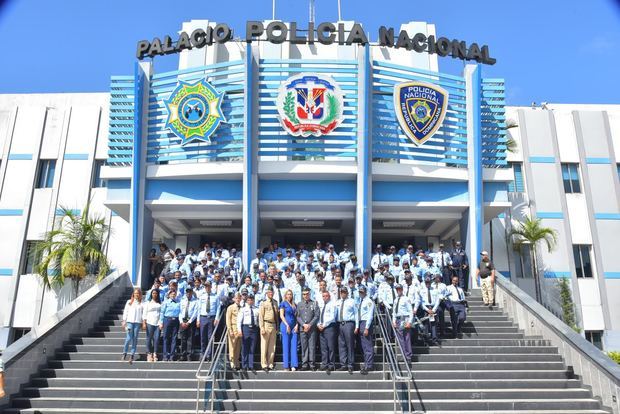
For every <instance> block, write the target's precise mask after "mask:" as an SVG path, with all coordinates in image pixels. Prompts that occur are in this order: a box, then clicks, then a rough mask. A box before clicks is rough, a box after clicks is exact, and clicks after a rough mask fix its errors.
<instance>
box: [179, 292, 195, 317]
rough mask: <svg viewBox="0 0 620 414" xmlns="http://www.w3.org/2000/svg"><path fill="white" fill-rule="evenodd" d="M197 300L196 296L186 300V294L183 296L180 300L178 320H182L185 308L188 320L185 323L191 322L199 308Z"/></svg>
mask: <svg viewBox="0 0 620 414" xmlns="http://www.w3.org/2000/svg"><path fill="white" fill-rule="evenodd" d="M198 305H199V301H198V299H196V298H192V299H191V300H187V296H185V297H184V298H183V299H182V300H181V312H180V313H179V322H183V318H184V317H185V310H186V309H187V310H188V311H187V317H188V318H189V321H188V322H187V323H192V322H194V321H195V320H196V318H197V317H198V309H199V306H198Z"/></svg>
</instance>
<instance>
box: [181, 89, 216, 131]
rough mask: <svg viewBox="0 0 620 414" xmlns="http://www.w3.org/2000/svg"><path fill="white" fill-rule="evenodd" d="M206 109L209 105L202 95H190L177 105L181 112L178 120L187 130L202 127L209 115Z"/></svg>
mask: <svg viewBox="0 0 620 414" xmlns="http://www.w3.org/2000/svg"><path fill="white" fill-rule="evenodd" d="M208 107H209V104H208V103H207V100H206V99H205V97H204V96H202V95H198V94H196V93H191V94H189V95H187V96H185V97H184V98H183V99H181V102H180V103H179V109H180V112H181V117H179V120H180V121H181V124H182V125H184V126H186V127H188V128H195V127H197V126H199V125H202V123H203V122H204V121H205V120H206V118H207V116H208V115H209V111H208V109H207V108H208Z"/></svg>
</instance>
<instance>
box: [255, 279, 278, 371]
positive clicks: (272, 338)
mask: <svg viewBox="0 0 620 414" xmlns="http://www.w3.org/2000/svg"><path fill="white" fill-rule="evenodd" d="M258 315H259V317H258V324H259V327H260V364H261V368H262V369H263V370H264V371H265V372H269V370H271V369H273V367H274V365H273V359H274V356H275V353H276V332H277V331H278V302H276V300H275V299H274V298H273V289H272V288H271V287H268V288H267V291H266V298H265V300H263V301H262V303H261V304H260V306H259V308H258Z"/></svg>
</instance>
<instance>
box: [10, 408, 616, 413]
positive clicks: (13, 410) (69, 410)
mask: <svg viewBox="0 0 620 414" xmlns="http://www.w3.org/2000/svg"><path fill="white" fill-rule="evenodd" d="M4 412H5V413H7V414H18V413H19V414H58V413H67V414H74V413H79V414H125V413H126V414H161V413H162V411H161V410H159V409H155V410H143V409H127V408H126V409H123V410H118V409H105V408H99V409H92V410H90V409H84V408H76V409H73V408H45V409H41V408H36V409H35V408H23V409H19V408H11V409H8V410H6V411H4ZM195 412H196V411H195V410H194V409H192V410H176V409H173V410H166V413H168V414H194V413H195ZM346 412H347V413H349V414H392V413H393V412H394V411H393V410H387V411H359V410H358V411H351V410H350V411H346ZM462 412H463V411H462V410H456V411H445V410H440V411H437V410H431V411H427V413H429V414H460V413H462ZM514 412H515V411H514V410H493V413H494V414H514ZM218 413H219V414H232V413H235V414H290V410H266V411H260V410H252V411H247V410H234V411H227V410H220V411H218ZM315 413H316V412H315V411H305V410H304V411H300V410H295V414H315ZM467 413H468V414H489V411H486V410H485V411H477V410H473V411H468V412H467ZM519 413H520V414H558V411H557V410H519ZM561 414H610V412H609V411H603V410H562V411H561Z"/></svg>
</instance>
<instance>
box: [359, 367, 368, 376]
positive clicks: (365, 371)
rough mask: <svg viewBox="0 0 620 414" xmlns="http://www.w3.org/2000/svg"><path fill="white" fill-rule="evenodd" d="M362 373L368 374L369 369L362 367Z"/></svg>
mask: <svg viewBox="0 0 620 414" xmlns="http://www.w3.org/2000/svg"><path fill="white" fill-rule="evenodd" d="M360 374H362V375H368V371H367V370H366V368H362V369H360Z"/></svg>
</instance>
